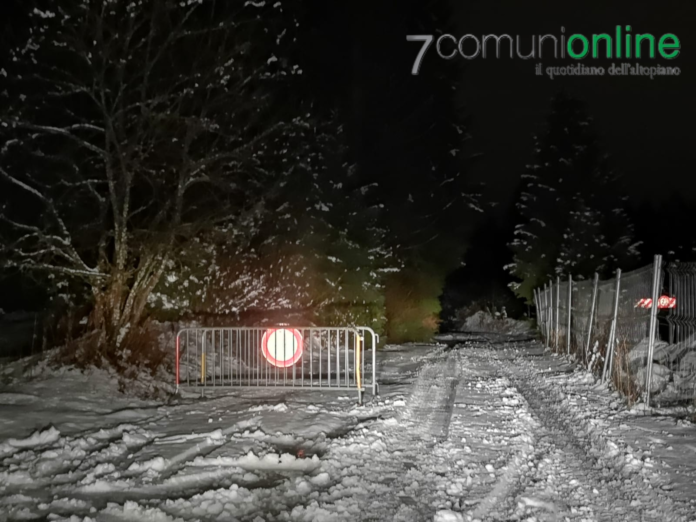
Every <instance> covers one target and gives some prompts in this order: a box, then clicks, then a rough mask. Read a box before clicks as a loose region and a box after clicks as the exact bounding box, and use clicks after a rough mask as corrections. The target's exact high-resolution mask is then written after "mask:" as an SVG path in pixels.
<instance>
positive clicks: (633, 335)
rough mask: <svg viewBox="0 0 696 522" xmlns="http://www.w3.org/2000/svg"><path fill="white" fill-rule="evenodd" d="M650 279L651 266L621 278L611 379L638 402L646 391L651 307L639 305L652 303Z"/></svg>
mask: <svg viewBox="0 0 696 522" xmlns="http://www.w3.org/2000/svg"><path fill="white" fill-rule="evenodd" d="M660 272H661V271H660ZM661 277H662V276H661ZM653 278H654V269H653V267H652V266H647V267H644V268H640V269H638V270H634V271H632V272H627V273H625V274H622V275H621V281H620V285H621V286H620V291H619V299H618V303H617V304H618V308H617V314H616V333H615V337H614V347H613V348H614V352H613V364H612V372H611V374H610V376H611V380H612V382H613V383H614V386H615V387H616V388H617V389H618V390H619V391H620V392H621V393H622V394H624V395H625V396H626V397H628V398H629V400H630V401H635V400H637V399H638V397H639V396H640V395H641V393H642V392H643V391H644V388H645V380H646V371H647V368H648V355H649V354H648V352H649V348H650V346H649V341H650V316H651V313H652V310H653V307H652V303H651V306H650V308H644V307H643V306H641V305H640V304H639V303H641V300H643V302H645V300H646V299H650V300H652V297H651V296H652V295H653V288H652V286H653ZM660 286H661V285H660Z"/></svg>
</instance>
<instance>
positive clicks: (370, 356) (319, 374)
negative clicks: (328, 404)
mask: <svg viewBox="0 0 696 522" xmlns="http://www.w3.org/2000/svg"><path fill="white" fill-rule="evenodd" d="M378 342H379V336H378V335H377V334H375V332H374V331H373V330H372V329H370V328H365V327H355V328H353V327H345V328H316V327H285V326H279V327H274V328H258V327H234V328H185V329H183V330H180V331H179V333H178V334H177V338H176V385H177V390H178V389H179V387H183V388H187V389H189V390H191V389H195V390H198V391H200V392H201V393H204V392H205V391H206V390H207V389H216V388H278V389H303V388H304V389H307V388H309V389H318V390H319V389H321V390H336V391H340V390H344V391H357V392H358V400H359V402H360V403H362V398H363V393H364V391H365V389H366V388H371V390H372V394H373V395H376V394H377V393H378V384H377V344H378Z"/></svg>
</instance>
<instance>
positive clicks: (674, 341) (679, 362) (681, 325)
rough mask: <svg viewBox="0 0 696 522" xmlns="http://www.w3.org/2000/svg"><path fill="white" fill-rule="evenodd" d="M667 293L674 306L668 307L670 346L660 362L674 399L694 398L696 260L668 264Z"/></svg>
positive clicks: (695, 367)
mask: <svg viewBox="0 0 696 522" xmlns="http://www.w3.org/2000/svg"><path fill="white" fill-rule="evenodd" d="M667 274H668V275H669V295H670V296H671V297H673V298H676V307H675V308H670V309H668V314H667V324H668V325H669V349H667V350H664V352H665V354H664V355H665V356H664V357H663V358H661V360H660V362H661V363H662V364H663V365H665V366H667V367H668V368H669V370H670V371H671V372H672V375H673V379H674V387H675V392H676V395H677V398H678V399H680V400H688V399H689V398H696V263H673V264H672V265H670V266H669V267H667Z"/></svg>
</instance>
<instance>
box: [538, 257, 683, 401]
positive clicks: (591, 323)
mask: <svg viewBox="0 0 696 522" xmlns="http://www.w3.org/2000/svg"><path fill="white" fill-rule="evenodd" d="M668 274H669V275H670V296H671V297H673V298H676V308H674V309H671V310H670V313H669V315H668V316H667V321H668V323H669V325H670V342H669V343H666V342H663V341H660V340H659V339H657V333H658V329H657V324H658V314H657V308H658V301H659V295H660V292H661V290H662V288H663V282H664V278H665V273H664V270H663V269H662V257H661V256H655V261H654V263H653V264H652V265H650V266H646V267H644V268H641V269H638V270H634V271H632V272H628V273H623V274H622V273H621V270H618V271H617V274H616V277H615V278H612V279H609V280H606V281H601V282H600V281H599V277H598V275H597V274H595V277H594V279H593V280H591V281H579V282H575V281H573V280H572V278H571V277H568V279H567V282H566V283H565V284H564V283H562V282H561V278H560V277H557V278H556V280H555V281H552V282H550V283H549V284H547V285H544V288H543V289H537V290H536V291H535V292H534V299H535V304H536V307H537V318H538V323H539V329H540V331H541V333H542V336H543V337H544V342H545V344H546V346H547V347H549V348H551V349H553V350H554V351H556V352H558V353H566V354H568V355H571V356H573V357H574V358H575V359H576V360H578V361H579V362H581V363H582V364H583V365H584V366H586V367H587V368H588V369H590V370H591V371H593V372H594V373H595V374H597V375H598V376H599V377H600V378H601V380H602V381H603V382H604V381H611V382H612V383H613V385H614V387H615V388H616V389H617V390H619V391H620V392H621V393H623V394H624V395H625V396H626V397H628V398H629V400H630V401H631V402H634V401H636V400H638V399H639V398H640V397H641V396H642V397H643V398H644V400H645V403H646V404H647V405H648V406H650V403H651V399H654V402H655V403H656V404H661V403H665V404H666V403H669V402H674V401H683V400H692V399H696V263H689V264H685V263H681V264H675V265H672V266H671V267H670V268H668ZM568 289H570V291H568ZM653 305H654V306H653Z"/></svg>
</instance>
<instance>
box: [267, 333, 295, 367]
mask: <svg viewBox="0 0 696 522" xmlns="http://www.w3.org/2000/svg"><path fill="white" fill-rule="evenodd" d="M302 351H303V344H302V334H301V333H300V332H299V331H298V330H294V329H286V328H274V329H271V330H266V332H265V333H264V334H263V338H262V339H261V353H263V356H264V357H265V359H266V360H267V361H268V362H269V363H271V364H272V365H273V366H277V367H278V368H288V367H290V366H292V365H293V364H295V363H296V362H297V361H299V360H300V357H302Z"/></svg>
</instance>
